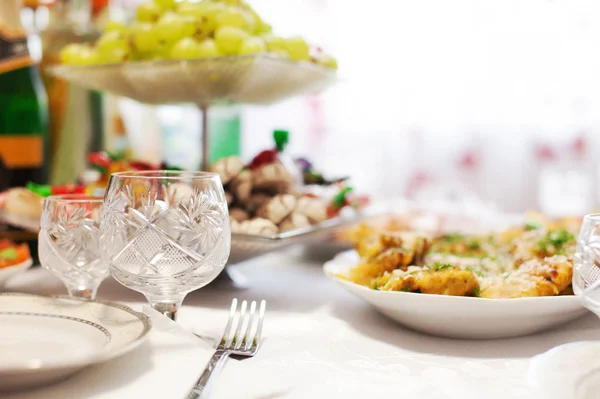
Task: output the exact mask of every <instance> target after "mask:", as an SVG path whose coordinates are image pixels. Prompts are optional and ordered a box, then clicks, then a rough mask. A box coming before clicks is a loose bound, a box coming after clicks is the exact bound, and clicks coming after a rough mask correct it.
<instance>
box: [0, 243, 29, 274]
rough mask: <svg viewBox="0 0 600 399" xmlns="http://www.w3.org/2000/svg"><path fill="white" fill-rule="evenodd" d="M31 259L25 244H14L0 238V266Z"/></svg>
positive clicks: (16, 263) (12, 264)
mask: <svg viewBox="0 0 600 399" xmlns="http://www.w3.org/2000/svg"><path fill="white" fill-rule="evenodd" d="M28 259H31V255H30V253H29V247H28V246H27V244H15V243H13V242H12V241H10V240H0V268H3V267H9V266H14V265H18V264H20V263H23V262H25V261H27V260H28Z"/></svg>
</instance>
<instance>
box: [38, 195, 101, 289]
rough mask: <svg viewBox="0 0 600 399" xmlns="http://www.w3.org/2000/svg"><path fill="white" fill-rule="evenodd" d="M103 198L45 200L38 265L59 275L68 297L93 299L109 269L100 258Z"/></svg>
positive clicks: (85, 197)
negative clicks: (100, 226)
mask: <svg viewBox="0 0 600 399" xmlns="http://www.w3.org/2000/svg"><path fill="white" fill-rule="evenodd" d="M102 204H103V199H102V198H101V197H91V196H86V195H64V196H52V197H48V198H46V199H44V208H43V212H42V220H41V229H40V234H39V239H38V245H39V249H38V252H39V257H40V263H41V264H42V266H43V267H44V268H46V269H48V270H49V271H50V272H51V273H52V274H54V275H56V276H58V277H59V278H60V279H61V280H62V281H63V283H64V284H65V285H66V286H67V290H68V291H69V295H71V296H76V297H82V298H86V299H94V298H95V297H96V291H97V290H98V287H99V286H100V284H101V283H102V281H103V280H104V279H105V278H106V277H107V276H108V267H107V266H106V264H105V263H103V262H102V260H101V259H100V245H99V238H100V230H99V224H100V212H101V210H102Z"/></svg>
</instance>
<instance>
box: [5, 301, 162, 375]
mask: <svg viewBox="0 0 600 399" xmlns="http://www.w3.org/2000/svg"><path fill="white" fill-rule="evenodd" d="M0 297H27V298H32V297H33V298H43V299H61V300H72V301H78V302H94V303H99V304H101V305H104V306H109V307H113V308H117V309H119V310H122V311H124V312H127V313H129V314H131V315H133V316H135V317H137V318H138V319H139V320H140V321H141V322H142V324H143V325H144V329H143V330H142V332H141V333H140V334H139V335H138V336H137V337H136V339H135V340H134V341H132V342H130V343H128V344H127V345H125V346H123V347H121V348H118V349H117V350H114V351H109V352H98V353H93V354H90V355H89V356H86V357H84V358H78V359H76V360H70V361H69V360H66V361H64V360H63V361H61V360H58V361H53V362H41V361H40V362H36V363H35V364H34V365H16V366H11V367H5V366H3V365H2V364H0V376H1V375H2V374H12V373H17V372H35V371H38V370H43V371H50V370H58V369H64V368H82V367H86V366H90V365H93V364H98V363H102V362H105V361H108V360H111V359H115V358H117V357H120V356H122V355H124V354H126V353H128V352H130V351H132V350H134V349H136V348H137V347H139V346H140V345H141V344H142V343H144V342H145V341H146V340H147V339H148V336H149V332H150V331H151V330H152V321H151V319H150V317H149V316H148V315H146V314H145V313H142V312H137V311H135V310H133V309H132V308H131V307H129V306H127V305H123V304H120V303H116V302H111V301H105V300H88V299H84V298H74V297H71V296H68V295H39V294H29V293H24V292H0ZM88 321H89V320H88Z"/></svg>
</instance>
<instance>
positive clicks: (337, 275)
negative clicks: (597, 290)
mask: <svg viewBox="0 0 600 399" xmlns="http://www.w3.org/2000/svg"><path fill="white" fill-rule="evenodd" d="M579 224H580V220H579V219H572V218H569V219H561V220H548V219H545V218H542V217H537V218H535V219H529V220H528V221H527V222H525V223H522V224H520V225H517V226H515V227H511V228H508V229H503V230H500V231H492V232H488V233H482V234H461V233H443V234H427V233H420V232H416V231H410V232H406V231H404V232H381V231H374V232H373V233H372V234H370V235H368V234H367V235H364V236H361V237H360V239H359V240H358V241H357V242H356V243H355V250H352V251H347V252H343V253H341V254H339V255H337V256H336V257H335V258H334V259H333V260H331V261H329V262H327V263H326V264H325V266H324V271H325V273H326V274H327V275H328V276H329V277H330V278H332V279H333V280H335V281H337V282H338V283H340V284H341V285H342V286H343V287H344V288H345V289H346V290H348V291H349V292H351V293H352V294H354V295H356V296H358V297H360V298H361V299H363V300H365V301H366V302H368V303H370V304H371V305H372V306H373V307H374V308H375V309H377V310H378V311H380V312H381V313H383V314H384V315H386V316H388V317H390V318H392V319H393V320H396V321H398V322H399V323H401V324H403V325H405V326H407V327H410V328H412V329H415V330H419V331H422V332H426V333H429V334H433V335H440V336H446V337H453V338H470V339H492V338H507V337H515V336H521V335H526V334H531V333H534V332H538V331H541V330H544V329H548V328H551V327H554V326H558V325H561V324H564V323H566V322H568V321H570V320H573V319H575V318H577V317H579V316H581V315H583V314H585V313H586V310H585V308H584V307H583V305H582V304H581V303H580V301H579V299H578V298H577V297H575V296H574V295H573V290H572V287H571V280H572V275H573V256H574V253H575V247H576V234H577V232H578V229H579Z"/></svg>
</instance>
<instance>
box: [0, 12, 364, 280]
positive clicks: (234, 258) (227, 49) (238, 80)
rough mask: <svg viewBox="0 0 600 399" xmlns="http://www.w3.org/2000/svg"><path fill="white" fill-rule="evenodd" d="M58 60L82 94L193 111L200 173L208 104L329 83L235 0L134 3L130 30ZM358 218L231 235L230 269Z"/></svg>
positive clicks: (322, 62)
mask: <svg viewBox="0 0 600 399" xmlns="http://www.w3.org/2000/svg"><path fill="white" fill-rule="evenodd" d="M61 60H62V65H58V66H54V67H51V68H50V73H52V74H54V75H56V76H58V77H60V78H62V79H65V80H67V81H70V82H71V83H73V84H76V85H80V86H82V87H84V88H87V89H92V90H97V91H103V92H109V93H112V94H115V95H118V96H122V97H128V98H131V99H133V100H136V101H138V102H140V103H144V104H151V105H166V104H181V103H193V104H196V105H197V106H198V108H199V109H200V111H201V112H202V116H203V117H202V121H203V122H202V127H201V128H202V134H201V137H202V142H201V143H199V145H200V148H201V151H202V169H203V170H207V169H208V165H207V162H208V159H209V156H208V149H209V148H210V147H209V142H208V141H209V138H210V134H209V133H208V131H207V130H208V126H210V124H209V122H208V120H209V118H210V112H209V109H210V107H211V106H213V105H217V104H253V105H268V104H273V103H276V102H279V101H282V100H285V99H288V98H290V97H293V96H298V95H302V94H306V93H310V92H317V91H322V90H324V89H326V88H328V87H329V86H331V85H332V84H334V83H335V82H336V80H337V74H336V69H337V62H336V61H335V59H334V58H333V57H331V56H329V55H328V54H326V53H324V52H323V51H322V50H321V49H320V48H313V49H312V50H311V48H310V46H309V45H308V44H307V43H306V42H305V41H304V40H303V39H301V38H300V37H291V38H282V37H278V36H275V35H273V33H272V31H271V26H270V25H268V24H266V23H265V22H264V21H263V20H262V19H261V18H260V17H259V16H258V14H257V13H256V12H255V11H254V10H253V9H252V8H251V7H250V6H249V5H248V4H247V3H245V2H244V1H241V0H202V1H200V2H188V1H183V2H177V3H176V2H175V0H154V1H149V2H146V3H142V4H140V6H138V8H137V10H136V20H135V21H134V22H133V23H132V24H130V25H129V26H126V25H124V24H121V23H118V22H108V23H107V24H106V26H105V29H104V33H103V34H102V35H101V36H100V38H99V39H98V40H97V41H96V43H95V44H93V45H89V44H70V45H67V46H66V47H65V48H64V49H63V50H62V52H61ZM368 213H369V214H370V213H371V212H368ZM366 214H367V212H360V213H359V212H349V213H348V212H343V213H338V214H335V215H333V216H330V217H328V218H327V219H326V220H325V219H321V220H320V221H319V222H315V223H311V225H305V226H303V227H300V228H295V229H293V230H291V231H280V232H278V233H276V234H270V235H264V234H263V235H252V234H243V233H235V232H234V233H233V234H232V248H231V256H230V260H229V263H230V264H232V263H238V262H241V261H243V260H246V259H249V258H251V257H255V256H258V255H261V254H264V253H267V252H270V251H273V250H276V249H280V248H282V247H284V246H288V245H292V244H299V243H310V242H315V241H319V240H322V239H323V238H324V237H325V236H327V235H328V234H330V233H331V232H332V231H333V230H334V229H336V228H339V227H341V226H342V225H345V224H349V223H354V222H356V221H357V220H358V219H360V218H362V217H364V216H366ZM0 216H1V215H0ZM5 216H6V215H5ZM13 224H19V223H17V221H14V220H13ZM35 224H38V223H35ZM20 225H21V226H23V227H26V226H25V224H24V223H21V224H20ZM27 227H28V228H30V229H31V228H33V227H34V226H33V225H31V226H27ZM230 273H231V270H229V277H232V276H231V274H230ZM237 283H238V284H239V281H237Z"/></svg>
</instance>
